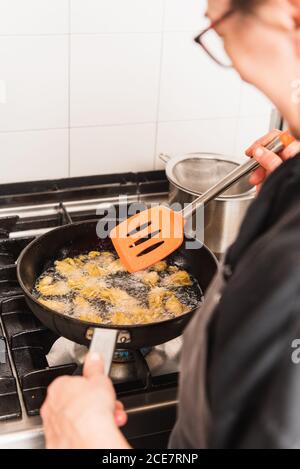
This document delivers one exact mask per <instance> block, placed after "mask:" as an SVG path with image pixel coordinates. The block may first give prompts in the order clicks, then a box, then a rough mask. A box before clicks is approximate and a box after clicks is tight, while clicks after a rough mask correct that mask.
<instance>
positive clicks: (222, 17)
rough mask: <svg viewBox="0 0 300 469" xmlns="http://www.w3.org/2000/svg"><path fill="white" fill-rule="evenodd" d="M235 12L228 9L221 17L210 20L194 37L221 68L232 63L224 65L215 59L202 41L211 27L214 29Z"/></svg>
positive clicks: (229, 66) (228, 66)
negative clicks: (206, 26)
mask: <svg viewBox="0 0 300 469" xmlns="http://www.w3.org/2000/svg"><path fill="white" fill-rule="evenodd" d="M234 13H235V10H229V11H228V12H227V13H225V15H223V16H221V18H219V19H217V20H215V21H212V22H211V24H210V25H209V26H208V28H205V29H204V30H203V31H202V32H201V33H200V34H198V36H196V37H195V39H194V41H195V42H196V43H197V44H198V45H199V46H200V47H202V49H203V50H204V51H205V52H206V54H207V55H208V56H209V57H210V58H211V59H212V60H213V61H214V62H215V63H216V64H218V65H220V67H223V68H232V67H233V66H232V65H225V64H224V63H222V62H220V60H219V59H217V58H216V57H215V56H214V54H213V53H212V52H211V51H210V50H209V49H208V48H207V47H206V45H205V44H204V42H203V38H204V36H205V35H206V34H207V33H208V32H209V31H211V30H212V29H215V28H216V26H219V25H220V24H221V23H223V21H225V20H227V19H228V18H229V17H231V16H232V15H233V14H234Z"/></svg>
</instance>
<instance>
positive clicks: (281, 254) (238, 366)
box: [169, 155, 300, 449]
mask: <svg viewBox="0 0 300 469" xmlns="http://www.w3.org/2000/svg"><path fill="white" fill-rule="evenodd" d="M297 338H300V155H299V156H297V157H295V158H293V159H292V160H289V161H287V162H285V163H284V164H283V165H282V166H281V167H280V168H278V169H277V170H276V171H275V172H274V173H273V174H272V175H271V176H270V177H269V178H268V180H267V181H266V183H265V184H264V186H263V189H262V191H261V193H260V195H259V197H258V198H257V199H256V200H255V202H254V203H253V204H252V206H251V207H250V209H249V211H248V213H247V216H246V218H245V221H244V223H243V225H242V227H241V231H240V234H239V237H238V240H237V242H236V243H235V244H234V245H233V246H232V247H231V248H230V249H229V251H228V253H227V255H226V258H225V260H224V267H223V266H222V267H221V268H220V271H219V273H218V275H217V276H216V278H215V279H214V281H213V283H212V285H211V287H210V289H209V291H208V293H207V295H206V302H205V303H204V305H203V306H202V307H201V308H200V309H199V311H198V312H197V313H196V315H195V316H194V318H193V319H192V321H191V323H190V324H189V326H188V327H187V329H186V331H185V333H184V346H183V351H182V358H181V376H180V387H179V409H178V420H177V423H176V426H175V428H174V430H173V433H172V436H171V439H170V444H169V445H170V448H174V449H176V448H178V449H179V448H187V449H188V448H298V447H300V365H299V366H296V365H295V364H294V363H293V362H292V360H291V354H292V349H291V345H292V342H293V341H294V340H295V339H297Z"/></svg>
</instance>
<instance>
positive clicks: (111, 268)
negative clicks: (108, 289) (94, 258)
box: [107, 259, 126, 274]
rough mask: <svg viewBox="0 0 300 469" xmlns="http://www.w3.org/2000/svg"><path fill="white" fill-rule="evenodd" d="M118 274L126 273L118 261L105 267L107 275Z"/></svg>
mask: <svg viewBox="0 0 300 469" xmlns="http://www.w3.org/2000/svg"><path fill="white" fill-rule="evenodd" d="M118 272H126V269H125V267H124V266H123V264H122V262H121V260H120V259H116V260H115V261H113V262H111V263H110V264H109V265H108V266H107V273H108V274H117V273H118Z"/></svg>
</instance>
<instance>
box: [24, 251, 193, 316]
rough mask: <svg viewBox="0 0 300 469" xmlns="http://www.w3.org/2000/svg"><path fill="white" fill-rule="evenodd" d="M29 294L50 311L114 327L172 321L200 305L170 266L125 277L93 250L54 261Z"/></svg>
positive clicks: (109, 257) (113, 260) (186, 278)
mask: <svg viewBox="0 0 300 469" xmlns="http://www.w3.org/2000/svg"><path fill="white" fill-rule="evenodd" d="M33 294H34V296H35V297H36V298H37V299H38V300H39V301H40V302H41V303H42V304H44V305H46V306H48V307H49V308H50V309H52V310H54V311H57V312H60V313H63V314H66V315H68V316H71V317H75V318H77V319H81V320H85V321H89V322H93V323H98V324H114V325H135V324H149V323H152V322H160V321H164V320H168V319H172V318H175V317H178V316H181V315H183V314H185V313H187V312H189V311H191V310H193V309H195V308H196V307H197V306H198V305H199V304H200V303H201V301H202V291H201V289H200V286H199V284H198V282H197V280H196V279H195V278H193V277H192V276H191V275H190V274H189V273H188V272H186V271H184V270H181V269H180V268H179V267H178V266H176V265H175V264H170V263H167V262H166V261H162V262H159V263H158V264H156V265H155V266H153V267H151V268H150V269H147V270H145V271H143V272H138V273H135V274H129V273H128V272H126V271H125V269H124V268H123V266H122V264H121V262H120V260H119V259H118V258H117V257H116V255H115V254H114V253H112V252H97V251H92V252H89V253H87V254H84V255H81V256H77V257H74V258H67V259H64V260H62V261H56V262H55V263H54V265H53V266H51V267H50V268H49V269H47V270H46V271H45V272H43V274H42V275H41V276H40V277H39V278H38V279H37V282H36V284H35V288H34V290H33Z"/></svg>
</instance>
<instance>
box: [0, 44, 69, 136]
mask: <svg viewBox="0 0 300 469" xmlns="http://www.w3.org/2000/svg"><path fill="white" fill-rule="evenodd" d="M0 64H1V67H0V81H2V83H3V82H4V85H3V86H4V87H5V90H6V103H5V104H0V131H6V130H27V129H28V130H35V129H45V128H60V127H61V128H64V127H67V126H68V39H67V37H66V36H40V37H38V36H35V37H34V36H32V37H29V36H23V37H7V36H5V37H1V38H0Z"/></svg>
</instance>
